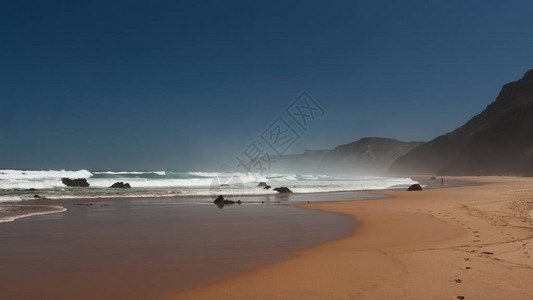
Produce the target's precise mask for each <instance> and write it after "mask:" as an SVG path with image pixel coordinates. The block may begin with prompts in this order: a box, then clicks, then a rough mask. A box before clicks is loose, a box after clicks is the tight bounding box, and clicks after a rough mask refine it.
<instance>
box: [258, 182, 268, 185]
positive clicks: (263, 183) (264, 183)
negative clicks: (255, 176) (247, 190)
mask: <svg viewBox="0 0 533 300" xmlns="http://www.w3.org/2000/svg"><path fill="white" fill-rule="evenodd" d="M257 186H267V183H266V182H263V181H261V182H259V184H258V185H257Z"/></svg>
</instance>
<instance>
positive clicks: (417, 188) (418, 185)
mask: <svg viewBox="0 0 533 300" xmlns="http://www.w3.org/2000/svg"><path fill="white" fill-rule="evenodd" d="M407 190H408V191H421V190H422V187H421V186H420V184H418V183H417V184H413V185H411V186H410V187H409V188H408V189H407Z"/></svg>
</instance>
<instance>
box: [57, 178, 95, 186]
mask: <svg viewBox="0 0 533 300" xmlns="http://www.w3.org/2000/svg"><path fill="white" fill-rule="evenodd" d="M61 182H63V184H64V185H66V186H71V187H72V186H74V187H89V183H88V182H87V179H85V178H78V179H70V178H61Z"/></svg>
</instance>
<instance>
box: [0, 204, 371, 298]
mask: <svg viewBox="0 0 533 300" xmlns="http://www.w3.org/2000/svg"><path fill="white" fill-rule="evenodd" d="M302 197H303V198H302ZM354 197H363V198H364V197H369V196H368V195H364V194H360V193H332V194H317V195H312V196H300V195H291V196H281V195H280V196H270V197H263V198H261V197H253V198H250V199H245V201H249V202H254V203H253V204H250V203H245V204H242V205H234V206H231V207H225V208H224V209H222V210H221V209H219V208H217V207H216V206H215V205H213V204H211V203H209V202H207V201H206V202H203V203H200V204H198V203H197V201H198V199H193V200H192V201H189V202H187V201H184V199H183V198H181V199H171V198H156V199H120V200H116V201H111V200H94V199H93V200H88V199H86V200H81V199H77V200H57V201H51V200H37V201H33V202H28V203H25V204H32V205H35V204H37V205H43V204H52V205H61V206H63V207H65V208H67V210H66V211H64V212H59V213H52V214H46V215H37V216H31V217H24V218H20V219H17V220H15V221H14V222H8V223H1V224H0V243H1V247H0V266H1V270H0V291H1V292H0V296H1V297H0V298H2V299H80V298H85V299H103V298H105V299H117V298H118V299H125V298H128V299H131V298H136V299H147V298H152V299H153V298H163V297H164V296H166V295H169V294H175V293H178V292H181V291H184V290H186V289H190V288H193V287H196V286H200V285H205V284H207V283H211V282H216V281H217V280H220V279H222V278H226V277H228V276H232V275H236V274H240V273H243V272H246V271H249V270H251V269H254V268H257V267H260V266H265V265H268V264H271V263H274V262H276V261H280V260H285V259H287V258H290V257H291V256H293V255H294V253H295V252H298V251H301V250H302V249H304V248H308V247H313V246H316V245H318V244H321V243H324V242H327V241H331V240H333V239H340V238H343V237H345V236H348V235H350V234H351V233H352V232H353V230H354V228H355V226H356V223H355V222H354V220H353V219H352V218H350V217H349V216H345V215H342V214H337V213H328V212H321V211H317V210H306V209H300V208H296V207H290V206H285V205H279V204H274V203H277V202H280V203H292V202H295V201H296V202H298V201H300V202H302V201H304V199H305V201H309V200H310V201H319V200H328V199H333V200H345V199H351V198H354ZM209 201H212V200H209ZM261 202H265V203H261Z"/></svg>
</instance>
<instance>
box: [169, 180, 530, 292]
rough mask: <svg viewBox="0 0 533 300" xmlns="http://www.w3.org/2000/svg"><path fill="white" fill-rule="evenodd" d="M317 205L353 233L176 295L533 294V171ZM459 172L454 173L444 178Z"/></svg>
mask: <svg viewBox="0 0 533 300" xmlns="http://www.w3.org/2000/svg"><path fill="white" fill-rule="evenodd" d="M455 179H456V180H468V181H475V182H478V183H481V184H483V185H473V186H464V187H453V188H444V189H443V188H438V187H434V188H433V189H429V190H425V191H421V192H406V191H397V192H386V193H380V194H383V195H388V196H392V197H391V198H385V199H375V200H364V201H345V202H332V203H313V204H306V205H301V206H302V207H305V208H309V209H315V210H322V211H328V212H338V213H344V214H346V215H349V216H352V217H354V218H356V219H357V220H358V221H359V222H360V225H359V226H358V227H357V229H356V231H355V232H354V234H353V235H351V236H349V237H347V238H344V239H341V240H337V241H333V242H329V243H326V244H323V245H320V246H317V247H314V248H310V249H306V250H303V251H300V252H299V253H298V255H297V256H295V257H293V258H290V259H288V260H285V261H282V262H278V263H274V264H271V265H268V266H266V267H263V268H259V269H256V270H253V271H251V272H248V273H246V274H242V275H239V276H235V277H231V278H227V279H225V280H222V281H219V282H217V283H215V284H212V285H207V286H203V287H200V288H196V289H192V290H189V291H187V292H185V293H180V294H175V295H172V296H170V297H169V298H175V299H533V259H532V258H531V254H533V250H532V249H533V221H532V219H531V217H530V216H531V212H532V210H533V178H515V177H466V178H464V177H463V178H455ZM453 180H454V178H445V183H446V182H450V181H453Z"/></svg>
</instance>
